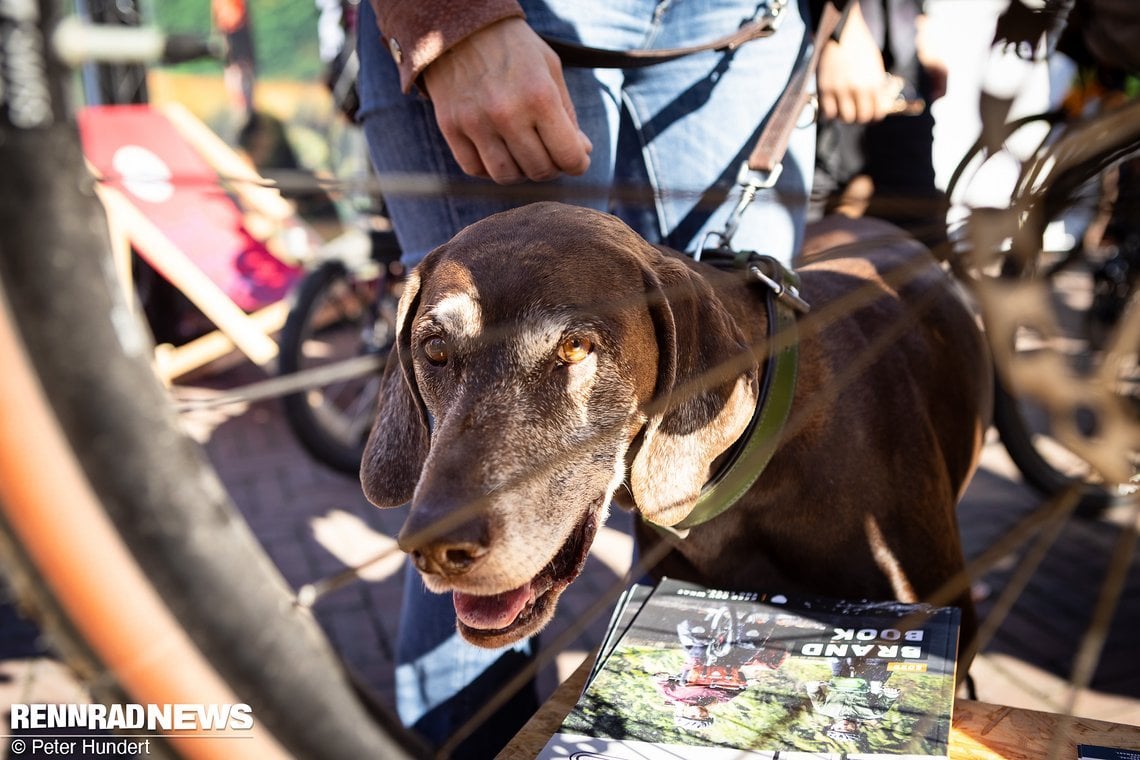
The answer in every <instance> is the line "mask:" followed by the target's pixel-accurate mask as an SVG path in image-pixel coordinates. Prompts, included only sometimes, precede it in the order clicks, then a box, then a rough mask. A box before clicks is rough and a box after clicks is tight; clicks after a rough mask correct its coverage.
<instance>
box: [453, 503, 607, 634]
mask: <svg viewBox="0 0 1140 760" xmlns="http://www.w3.org/2000/svg"><path fill="white" fill-rule="evenodd" d="M597 530H598V517H597V512H596V511H595V510H591V511H590V512H589V513H588V514H587V516H586V517H585V518H584V519H583V520H582V522H580V523H579V524H578V526H577V527H576V528H575V529H574V530H573V532H571V534H570V537H569V538H568V539H567V540H566V543H564V544H563V545H562V548H561V549H559V550H558V553H557V554H556V555H554V559H552V560H551V561H550V562H549V563H548V564H547V565H546V567H544V568H543V569H542V570H541V571H539V573H538V575H536V576H535V577H534V578H531V580H530V581H529V582H527V583H525V584H523V585H522V586H519V587H518V588H515V589H511V590H510V591H504V592H503V593H501V594H493V595H490V596H476V595H475V594H467V593H464V592H461V591H455V592H453V593H452V601H453V603H454V604H455V616H456V618H458V620H459V631H460V633H461V634H462V635H463V637H464V638H466V639H467V640H468V641H470V642H472V643H474V644H481V645H485V646H503V645H504V644H507V643H511V642H512V641H517V640H518V639H521V638H522V637H524V636H529V635H530V634H532V633H534V632H536V631H537V630H538V629H540V628H541V627H542V626H543V625H545V624H546V622H547V621H548V620H549V619H550V617H551V616H552V615H553V614H554V605H555V603H556V602H557V601H558V597H559V596H561V594H562V592H563V590H565V588H566V587H567V586H569V585H570V583H571V582H572V581H573V580H574V579H575V578H577V577H578V574H579V573H581V572H582V568H583V567H584V566H585V564H586V555H587V554H588V553H589V550H590V545H591V544H592V543H593V542H594V534H595V533H596V532H597Z"/></svg>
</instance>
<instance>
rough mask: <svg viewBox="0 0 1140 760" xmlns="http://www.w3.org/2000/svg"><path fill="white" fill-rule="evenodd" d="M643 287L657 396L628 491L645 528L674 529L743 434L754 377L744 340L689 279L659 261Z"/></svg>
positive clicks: (703, 287) (719, 306)
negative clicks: (653, 343) (650, 321)
mask: <svg viewBox="0 0 1140 760" xmlns="http://www.w3.org/2000/svg"><path fill="white" fill-rule="evenodd" d="M645 281H646V290H647V294H648V298H649V310H650V315H651V317H652V319H653V325H654V330H655V331H656V335H657V348H658V365H657V366H658V371H657V389H656V391H655V393H654V399H653V403H652V405H651V407H650V409H651V413H650V414H649V418H648V420H647V422H646V424H645V428H644V431H643V433H642V440H641V446H640V449H638V451H637V453H636V455H635V457H634V460H633V464H632V466H631V467H630V473H629V484H630V490H631V491H632V493H633V497H634V501H635V502H636V504H637V509H638V511H639V512H641V515H642V516H643V517H644V518H645V519H646V520H648V521H649V522H652V523H656V524H658V525H675V524H676V523H678V522H680V521H681V520H683V519H684V518H685V517H686V516H687V515H688V514H689V512H691V511H692V509H693V505H694V504H695V503H696V500H697V497H698V496H699V495H700V492H701V487H702V486H703V485H704V484H705V482H706V481H707V480H708V478H709V475H710V466H711V464H712V462H713V460H714V459H716V457H717V456H718V455H720V454H721V453H723V452H724V451H725V450H726V449H727V448H728V447H729V446H731V445H732V443H733V442H734V441H735V440H736V439H737V438H738V437H739V436H740V435H741V433H742V432H743V431H744V429H745V428H746V427H747V425H748V421H749V419H751V416H752V410H753V404H754V402H755V391H754V387H755V379H756V373H755V370H754V368H753V364H752V363H751V361H749V360H747V359H745V357H746V356H747V355H748V354H749V353H750V348H749V346H748V345H747V341H746V340H745V337H744V335H743V334H742V333H741V332H740V330H739V329H738V328H737V326H736V324H735V322H734V321H733V319H732V317H731V315H730V314H729V313H728V311H727V310H726V309H725V307H724V305H723V303H722V302H721V300H720V298H719V297H718V296H717V295H716V293H715V292H714V291H713V290H712V288H710V287H709V286H708V283H706V282H705V281H704V280H703V279H702V278H701V277H700V276H699V275H698V274H697V273H696V272H694V271H693V270H691V269H690V268H689V267H688V266H687V265H686V264H685V263H683V262H681V261H679V260H676V259H673V258H670V257H665V256H661V257H659V258H658V259H656V260H655V263H654V264H653V266H652V267H650V268H647V269H646V270H645Z"/></svg>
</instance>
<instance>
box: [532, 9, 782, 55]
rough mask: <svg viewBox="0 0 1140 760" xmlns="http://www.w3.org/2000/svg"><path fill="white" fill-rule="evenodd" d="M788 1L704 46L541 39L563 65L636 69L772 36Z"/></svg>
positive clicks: (718, 51)
mask: <svg viewBox="0 0 1140 760" xmlns="http://www.w3.org/2000/svg"><path fill="white" fill-rule="evenodd" d="M784 1H785V0H775V2H773V3H772V4H771V6H770V7H769V10H768V11H767V12H766V13H765V14H764V15H763V16H762V17H760V18H758V19H753V20H752V21H749V22H748V23H746V24H744V25H742V26H741V27H740V28H739V29H737V30H736V31H735V32H733V33H732V34H726V35H724V36H723V37H719V38H717V39H715V40H713V41H712V42H708V43H705V44H703V45H691V46H689V47H680V48H662V49H659V50H608V49H606V48H595V47H589V46H586V45H579V44H577V43H575V42H570V41H568V40H562V39H557V38H554V37H546V36H544V37H543V38H542V39H543V40H544V41H545V42H546V44H547V45H550V47H551V48H552V49H553V50H554V52H555V53H557V54H558V57H559V58H561V59H562V64H563V65H564V66H573V67H576V68H584V69H636V68H643V67H645V66H655V65H657V64H659V63H666V62H668V61H674V60H676V59H678V58H684V57H685V56H687V55H692V54H694V53H706V52H709V51H713V52H717V53H726V52H731V51H733V50H736V49H737V48H738V47H740V46H741V45H743V44H744V43H746V42H751V41H752V40H758V39H762V38H764V37H769V36H771V35H772V34H773V33H775V31H776V28H777V27H778V26H779V19H780V11H782V10H783V7H784Z"/></svg>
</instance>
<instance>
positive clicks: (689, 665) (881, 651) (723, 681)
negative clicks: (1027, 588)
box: [539, 579, 959, 760]
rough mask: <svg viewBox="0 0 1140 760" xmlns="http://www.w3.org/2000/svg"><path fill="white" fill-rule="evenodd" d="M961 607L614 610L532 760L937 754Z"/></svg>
mask: <svg viewBox="0 0 1140 760" xmlns="http://www.w3.org/2000/svg"><path fill="white" fill-rule="evenodd" d="M958 626H959V613H958V610H956V609H954V608H950V607H941V608H935V607H930V606H927V605H914V604H902V603H898V602H855V601H841V600H833V599H821V598H819V597H809V596H802V595H794V594H787V595H785V594H773V593H760V592H745V591H727V590H719V589H709V588H705V587H702V586H698V585H695V584H691V583H683V582H680V581H676V580H672V579H664V580H662V581H661V582H660V583H659V584H657V586H656V587H653V588H652V589H650V588H649V587H646V586H634V587H631V588H630V589H629V590H628V591H627V592H626V593H625V594H624V595H623V596H622V598H621V599H620V600H619V602H618V604H617V607H616V609H615V611H614V614H613V616H612V617H611V620H610V629H609V631H608V632H607V636H606V638H605V639H604V641H603V644H602V646H601V647H600V649H599V653H598V658H597V662H596V663H595V665H594V668H593V671H592V672H591V674H590V676H589V679H588V680H587V685H586V688H585V689H584V691H583V693H582V696H581V697H580V698H579V700H578V702H577V704H576V705H575V707H574V708H573V710H571V712H570V714H569V715H568V716H567V717H566V719H565V721H564V722H563V724H562V726H561V727H560V728H559V731H558V733H556V734H555V735H554V737H553V738H552V739H551V740H550V742H549V743H548V744H547V746H546V748H545V749H544V750H543V753H542V754H541V755H540V756H539V757H540V758H576V759H578V760H606V759H609V758H613V760H633V759H636V760H653V759H655V758H670V759H671V760H676V759H677V758H685V759H686V760H689V759H690V758H691V759H692V760H705V759H708V760H714V759H715V760H719V759H720V758H724V759H725V760H727V759H728V758H772V759H773V760H775V759H777V758H778V760H806V758H846V759H847V760H857V759H858V758H867V759H870V758H894V759H895V760H899V759H900V758H939V757H942V758H945V757H947V753H948V744H949V737H950V721H951V714H952V710H953V704H954V689H955V663H956V659H955V658H956V649H957V645H958Z"/></svg>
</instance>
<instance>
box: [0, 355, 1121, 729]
mask: <svg viewBox="0 0 1140 760" xmlns="http://www.w3.org/2000/svg"><path fill="white" fill-rule="evenodd" d="M256 378H257V374H256V372H254V371H253V370H252V369H250V368H248V367H246V366H240V367H238V368H236V369H233V370H230V371H228V372H225V373H222V374H219V375H216V376H214V377H212V378H211V379H209V381H206V382H203V383H201V384H199V385H198V386H196V387H180V388H178V389H176V392H177V394H178V395H179V396H180V397H183V398H185V397H201V396H208V395H211V394H214V393H217V392H218V391H220V390H223V389H225V388H228V387H231V386H234V385H239V384H241V383H244V382H248V381H250V380H253V379H256ZM186 421H187V427H188V429H189V430H190V431H191V432H192V434H193V435H194V436H195V437H197V438H198V439H199V440H200V441H202V442H203V443H204V445H205V446H206V449H207V451H208V453H209V455H210V457H211V459H212V460H213V462H214V463H215V466H216V467H217V470H218V472H219V474H220V476H221V478H222V480H223V481H224V483H225V484H226V486H227V488H228V489H229V492H230V495H231V497H232V498H233V500H234V502H235V503H236V504H237V506H238V508H239V509H240V510H241V511H242V512H243V513H244V514H245V515H246V517H247V518H248V520H249V523H250V525H251V526H252V528H253V530H254V532H255V533H256V534H257V535H258V537H259V538H260V539H261V540H262V542H263V543H264V545H265V548H266V550H267V552H268V553H269V555H270V556H271V557H272V558H273V560H274V561H275V562H276V563H277V564H278V566H279V567H280V568H281V571H282V573H283V575H284V576H285V577H286V578H287V579H288V580H289V582H290V583H292V584H293V585H294V586H299V585H301V584H304V583H307V582H310V581H313V580H315V579H318V578H321V577H325V576H327V575H328V574H331V573H336V572H337V571H339V570H342V569H343V568H344V567H346V566H349V565H355V564H357V563H358V562H360V561H362V560H363V559H364V558H367V557H371V556H376V555H377V554H383V553H384V552H388V554H387V557H386V558H385V559H383V560H382V561H380V562H378V563H376V564H374V565H373V566H371V567H370V568H369V569H368V570H367V571H366V572H365V573H364V575H365V577H364V578H363V579H361V580H360V581H358V582H356V583H353V584H352V585H350V586H348V587H346V588H343V589H341V590H339V591H337V592H335V593H333V594H331V595H329V596H328V597H326V598H324V599H322V600H321V601H320V602H318V604H317V605H316V608H315V612H316V615H317V617H318V619H319V620H320V622H321V624H322V625H323V627H324V628H325V630H326V631H327V632H328V635H329V636H330V638H331V639H332V641H333V642H334V643H335V644H336V645H337V647H338V648H339V649H340V651H341V652H342V653H343V656H344V657H345V659H346V660H347V661H348V663H349V664H350V665H351V666H352V667H353V668H354V670H356V671H357V673H358V674H359V675H360V676H361V677H362V678H363V679H364V680H365V681H366V682H367V683H368V684H370V685H371V686H372V687H373V688H374V689H375V690H376V691H377V692H378V693H379V694H380V695H381V696H382V697H383V698H385V699H390V698H391V693H392V651H393V646H394V641H395V631H396V623H397V618H398V608H399V603H400V595H401V584H402V574H403V572H404V565H403V561H402V558H401V557H400V556H399V555H398V554H397V553H393V551H392V546H393V540H392V538H391V537H392V536H394V535H395V533H396V531H397V530H398V527H399V524H400V522H401V520H402V514H401V512H400V510H390V511H381V510H378V509H375V508H374V507H372V506H370V505H369V504H368V503H367V502H366V500H365V499H364V498H363V496H362V495H361V493H360V489H359V486H358V485H357V483H356V481H355V479H354V478H350V477H346V476H343V475H340V474H337V473H335V472H332V471H330V470H327V469H325V468H323V467H322V466H320V465H318V464H316V463H314V462H313V461H311V460H310V459H309V458H308V457H307V456H306V455H305V454H304V453H303V451H302V450H301V448H300V447H299V446H298V444H297V443H296V442H295V441H294V439H293V438H292V437H291V435H290V433H289V431H288V429H287V427H286V425H285V423H284V421H283V419H282V417H281V415H280V414H279V410H278V407H277V404H276V402H273V401H268V402H259V403H255V404H253V405H251V406H250V407H248V408H244V407H230V408H226V409H222V410H215V411H213V412H199V413H195V414H193V415H190V416H188V417H187V418H186ZM1037 503H1038V499H1037V498H1036V497H1035V496H1034V495H1033V494H1032V493H1031V492H1030V491H1028V490H1027V489H1026V488H1025V487H1024V486H1022V485H1021V484H1020V483H1019V481H1018V479H1017V476H1016V473H1015V472H1014V471H1013V469H1012V466H1011V465H1010V463H1009V462H1008V460H1007V459H1006V457H1005V455H1004V452H1003V451H1002V449H1001V447H1000V445H998V444H996V443H991V444H989V445H988V446H987V449H986V453H985V457H984V459H983V467H982V470H981V471H980V472H979V474H978V476H977V478H976V479H975V481H974V483H973V485H972V486H971V488H970V490H969V493H968V495H967V498H966V499H965V501H964V503H963V504H962V507H961V515H962V523H963V531H964V538H965V543H966V547H967V552H968V554H969V555H970V556H971V557H975V556H978V555H979V554H980V553H981V552H982V551H983V550H984V549H985V548H986V547H988V546H990V545H992V544H993V542H994V541H996V540H997V539H998V538H1000V537H1001V536H1003V535H1004V534H1005V533H1006V532H1007V531H1008V530H1009V529H1010V527H1011V526H1012V525H1013V524H1015V523H1016V522H1018V520H1020V519H1022V518H1023V517H1024V516H1025V515H1026V514H1028V513H1029V512H1031V511H1032V510H1033V508H1034V507H1035V506H1036V505H1037ZM623 518H624V516H623V515H615V516H614V518H613V519H612V520H611V522H610V525H609V526H608V527H607V528H606V529H604V530H603V531H602V532H601V534H600V536H599V539H598V544H597V545H596V547H595V550H594V552H593V553H592V555H591V558H590V560H589V562H588V564H587V567H586V570H585V572H584V574H583V576H582V577H581V578H580V579H579V580H578V581H577V582H576V583H575V584H573V586H572V587H571V590H570V591H569V592H568V593H567V594H566V596H565V597H564V601H563V603H562V605H561V607H560V612H559V615H558V618H557V620H556V622H555V624H554V626H553V627H552V629H550V630H549V632H548V633H547V634H545V635H544V640H545V641H546V642H551V641H554V640H555V639H556V638H557V637H558V636H559V634H560V632H562V631H564V630H565V629H566V628H567V627H569V626H571V625H572V624H574V623H576V622H577V621H579V620H581V618H582V617H583V615H584V613H585V611H586V610H587V609H588V608H589V607H590V605H591V603H592V602H593V600H595V599H596V598H598V597H599V595H601V594H604V593H605V592H606V591H607V590H609V589H610V588H612V586H613V584H614V583H615V581H616V579H617V578H618V577H619V576H620V575H621V573H622V572H624V570H625V568H626V566H627V564H628V562H629V556H630V545H631V542H630V538H629V531H628V523H627V521H626V520H625V519H623ZM1127 519H1128V516H1127V515H1125V514H1120V513H1117V514H1112V515H1108V516H1106V517H1105V518H1104V519H1101V520H1096V521H1084V520H1071V521H1069V522H1067V523H1066V524H1065V526H1064V528H1063V530H1062V531H1061V533H1060V537H1059V540H1058V541H1057V542H1056V544H1055V545H1054V546H1053V547H1052V548H1051V549H1050V550H1049V551H1048V552H1047V553H1046V555H1045V558H1044V560H1043V561H1042V563H1041V565H1040V567H1039V568H1038V570H1037V571H1036V572H1035V573H1034V574H1033V576H1032V578H1031V580H1030V582H1029V585H1028V587H1027V588H1026V590H1025V592H1024V593H1023V594H1022V595H1021V596H1020V598H1019V599H1018V600H1017V602H1016V604H1015V605H1014V607H1013V610H1012V612H1011V613H1010V614H1009V615H1008V616H1005V617H1004V619H1003V622H1002V623H1001V625H1000V627H999V628H998V629H997V631H996V635H995V636H994V637H993V639H992V640H991V641H990V642H989V643H988V645H987V646H986V647H985V649H984V651H983V653H982V655H981V656H980V657H979V658H978V660H977V662H976V664H975V666H974V668H973V671H972V672H973V674H974V677H975V679H976V682H977V687H978V697H979V698H980V699H983V700H986V701H990V702H997V703H1003V704H1010V705H1015V706H1021V707H1030V708H1036V709H1044V710H1053V711H1056V710H1062V709H1064V708H1065V706H1066V704H1067V699H1068V691H1067V688H1066V682H1067V679H1068V677H1069V675H1070V673H1071V672H1072V669H1073V652H1074V651H1075V648H1076V646H1077V642H1078V641H1079V640H1080V639H1081V637H1082V636H1083V635H1084V631H1085V628H1086V627H1087V625H1088V621H1089V619H1090V615H1091V611H1092V609H1093V606H1094V604H1095V602H1096V598H1097V594H1098V589H1099V588H1100V586H1101V580H1102V578H1103V576H1104V573H1105V569H1106V567H1107V565H1108V561H1109V557H1110V555H1111V554H1112V553H1113V551H1114V550H1115V547H1116V546H1117V544H1118V542H1119V541H1120V540H1121V536H1122V535H1128V534H1126V533H1125V532H1124V531H1122V527H1121V526H1122V525H1125V524H1127ZM1132 519H1133V520H1135V517H1134V516H1133V517H1132ZM1132 535H1134V534H1132ZM1019 553H1023V552H1021V551H1019V552H1014V553H1011V554H1009V555H1007V556H1004V557H1003V558H1002V559H1001V561H1000V562H998V564H997V566H996V567H994V568H993V569H992V570H991V571H989V572H987V573H986V575H985V576H984V577H983V578H982V581H983V583H984V584H985V586H987V587H988V588H989V590H990V594H989V596H988V597H987V598H986V599H984V600H983V601H982V602H981V611H982V613H983V614H986V613H988V612H989V611H990V610H992V609H993V608H994V607H995V605H996V603H997V598H998V595H999V594H1000V592H1001V591H1002V589H1004V588H1006V586H1007V585H1008V583H1009V580H1010V578H1011V577H1012V576H1013V575H1014V573H1015V572H1016V571H1015V564H1016V556H1017V554H1019ZM1129 561H1130V562H1131V564H1130V566H1129V568H1128V571H1127V574H1126V575H1125V577H1124V585H1123V588H1124V590H1123V595H1122V598H1121V600H1120V603H1119V606H1118V609H1117V612H1116V616H1115V618H1114V620H1113V624H1112V627H1111V630H1110V631H1109V634H1108V636H1107V640H1106V641H1105V643H1104V651H1103V655H1102V657H1101V664H1100V666H1099V668H1098V669H1097V671H1096V674H1095V677H1094V678H1093V681H1092V688H1091V689H1089V690H1085V691H1083V692H1081V694H1080V696H1079V699H1078V700H1077V702H1076V706H1075V707H1076V712H1077V713H1079V714H1082V715H1086V716H1089V717H1096V718H1101V719H1106V720H1112V721H1118V722H1126V723H1132V724H1137V725H1140V658H1138V657H1137V655H1138V654H1140V647H1138V646H1137V644H1136V641H1137V638H1136V630H1137V629H1138V626H1140V564H1138V563H1136V562H1135V561H1133V560H1131V555H1130V556H1129ZM605 622H606V620H605V615H602V616H601V617H599V618H597V619H595V620H593V621H592V622H591V624H590V625H589V626H588V628H587V629H586V631H585V633H584V634H582V635H581V636H578V637H577V638H575V639H574V640H573V641H571V642H570V643H569V644H568V645H567V646H565V647H564V648H562V649H561V650H560V651H559V652H557V653H554V654H553V655H552V656H553V660H554V665H552V666H551V667H550V668H548V669H547V670H546V671H545V672H544V674H543V676H542V678H541V679H540V683H541V684H542V688H543V689H544V690H545V691H549V690H550V689H552V688H553V687H554V685H555V684H556V683H557V678H558V677H560V675H565V674H566V673H568V672H569V671H570V670H571V669H573V667H575V666H576V665H577V663H578V662H580V661H581V659H582V658H583V657H584V656H585V655H586V653H587V652H588V651H589V650H590V649H591V648H592V647H594V646H595V645H596V644H597V643H598V641H599V640H600V637H601V634H602V631H603V630H604V627H605ZM81 695H82V691H81V690H80V688H79V687H78V686H77V685H75V684H74V683H72V682H71V681H70V680H69V679H68V678H67V677H66V674H65V673H64V672H63V670H62V669H61V668H60V667H59V666H58V665H57V664H56V663H55V662H53V661H52V660H51V658H50V656H48V655H47V654H46V652H45V651H44V650H43V648H42V646H41V644H40V642H38V640H37V638H36V634H35V629H34V628H33V627H32V626H30V625H29V624H27V623H25V622H23V621H21V620H20V619H19V618H18V617H17V616H16V615H15V613H14V612H13V611H12V610H11V608H8V607H0V704H10V703H12V702H30V701H61V702H74V701H76V700H77V699H80V698H82V696H81Z"/></svg>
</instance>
